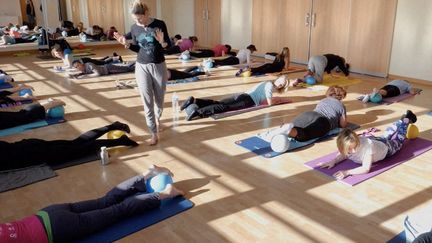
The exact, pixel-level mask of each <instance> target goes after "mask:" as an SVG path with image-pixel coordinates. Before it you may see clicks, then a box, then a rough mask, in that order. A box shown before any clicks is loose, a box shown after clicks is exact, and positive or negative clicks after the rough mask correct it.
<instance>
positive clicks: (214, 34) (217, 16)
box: [206, 0, 222, 47]
mask: <svg viewBox="0 0 432 243" xmlns="http://www.w3.org/2000/svg"><path fill="white" fill-rule="evenodd" d="M221 8H222V6H221V0H207V9H208V20H207V43H206V46H211V47H213V46H215V45H216V44H219V43H220V42H221V32H222V28H221Z"/></svg>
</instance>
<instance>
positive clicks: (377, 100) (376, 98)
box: [369, 93, 382, 103]
mask: <svg viewBox="0 0 432 243" xmlns="http://www.w3.org/2000/svg"><path fill="white" fill-rule="evenodd" d="M369 100H370V102H372V103H380V102H381V101H382V95H381V94H380V93H375V94H372V95H371V96H370V97H369Z"/></svg>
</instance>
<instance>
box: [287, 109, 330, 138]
mask: <svg viewBox="0 0 432 243" xmlns="http://www.w3.org/2000/svg"><path fill="white" fill-rule="evenodd" d="M292 123H293V124H294V128H295V129H296V130H297V136H296V137H295V139H296V140H297V141H299V142H304V141H308V140H310V139H314V138H319V137H322V136H324V135H326V134H327V133H328V132H329V131H330V129H331V126H330V122H329V121H328V119H327V118H326V117H324V116H322V115H321V114H319V113H318V112H315V111H307V112H304V113H302V114H300V115H299V116H297V117H296V118H294V120H293V122H292Z"/></svg>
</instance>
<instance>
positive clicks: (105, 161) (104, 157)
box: [100, 146, 110, 165]
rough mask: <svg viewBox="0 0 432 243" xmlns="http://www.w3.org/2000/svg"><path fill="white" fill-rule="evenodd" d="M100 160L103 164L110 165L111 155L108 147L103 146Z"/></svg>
mask: <svg viewBox="0 0 432 243" xmlns="http://www.w3.org/2000/svg"><path fill="white" fill-rule="evenodd" d="M100 158H101V164H102V165H107V164H109V162H110V161H109V155H108V151H107V147H105V146H103V147H101V148H100Z"/></svg>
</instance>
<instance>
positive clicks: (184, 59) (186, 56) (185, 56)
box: [180, 53, 190, 61]
mask: <svg viewBox="0 0 432 243" xmlns="http://www.w3.org/2000/svg"><path fill="white" fill-rule="evenodd" d="M180 59H182V60H183V61H187V60H189V59H190V55H189V54H186V53H182V54H181V55H180Z"/></svg>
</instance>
